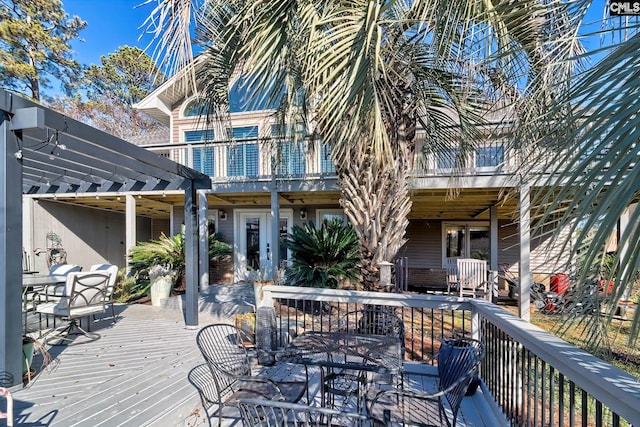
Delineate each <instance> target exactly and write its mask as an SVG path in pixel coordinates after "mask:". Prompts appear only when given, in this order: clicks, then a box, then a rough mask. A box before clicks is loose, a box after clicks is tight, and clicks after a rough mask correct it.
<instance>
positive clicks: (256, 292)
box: [253, 280, 273, 309]
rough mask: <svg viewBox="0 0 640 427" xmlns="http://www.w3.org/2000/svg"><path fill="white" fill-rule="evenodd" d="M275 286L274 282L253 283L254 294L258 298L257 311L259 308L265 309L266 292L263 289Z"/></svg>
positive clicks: (260, 281)
mask: <svg viewBox="0 0 640 427" xmlns="http://www.w3.org/2000/svg"><path fill="white" fill-rule="evenodd" d="M271 285H273V280H256V281H254V282H253V293H254V295H255V298H256V309H257V308H258V307H264V305H265V303H264V292H263V290H262V288H263V287H264V286H271Z"/></svg>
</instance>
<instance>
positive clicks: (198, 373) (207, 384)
mask: <svg viewBox="0 0 640 427" xmlns="http://www.w3.org/2000/svg"><path fill="white" fill-rule="evenodd" d="M187 378H188V379H189V382H190V383H191V385H193V386H194V387H195V389H196V390H197V391H198V395H199V396H200V403H202V408H203V409H204V414H205V416H206V417H207V421H208V422H209V426H211V417H212V416H213V414H212V413H210V412H209V411H210V410H211V408H213V406H214V405H216V404H217V403H218V400H217V398H216V396H217V394H216V389H215V385H214V380H213V374H212V373H211V369H209V365H207V364H206V363H202V364H200V365H198V366H196V367H195V368H193V369H191V371H189V374H188V376H187Z"/></svg>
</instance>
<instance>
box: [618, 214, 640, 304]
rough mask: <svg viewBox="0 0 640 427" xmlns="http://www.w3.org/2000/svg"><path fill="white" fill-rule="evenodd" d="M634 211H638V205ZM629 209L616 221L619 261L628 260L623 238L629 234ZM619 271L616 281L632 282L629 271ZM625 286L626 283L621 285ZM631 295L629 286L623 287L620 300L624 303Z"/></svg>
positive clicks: (625, 243) (627, 242)
mask: <svg viewBox="0 0 640 427" xmlns="http://www.w3.org/2000/svg"><path fill="white" fill-rule="evenodd" d="M634 209H638V205H636V207H635V208H634ZM629 231H630V230H629V207H627V208H626V209H625V210H624V212H623V213H622V215H620V219H618V255H619V257H620V259H629V239H628V238H627V237H626V236H625V234H626V233H629ZM629 264H630V263H628V262H627V265H626V268H627V270H628V269H629V267H630V265H629ZM627 270H625V271H620V272H619V274H618V279H620V278H621V277H622V278H626V280H628V281H632V280H633V275H631V274H630V272H629V271H627ZM623 285H626V283H623ZM630 293H631V286H625V290H624V293H623V294H622V297H621V298H620V299H621V300H622V301H626V300H628V299H629V294H630Z"/></svg>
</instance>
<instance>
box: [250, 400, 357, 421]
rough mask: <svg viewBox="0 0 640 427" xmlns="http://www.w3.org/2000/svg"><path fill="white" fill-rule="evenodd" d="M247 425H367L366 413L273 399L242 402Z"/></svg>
mask: <svg viewBox="0 0 640 427" xmlns="http://www.w3.org/2000/svg"><path fill="white" fill-rule="evenodd" d="M238 407H239V408H240V415H241V417H242V425H243V426H244V427H321V426H327V427H328V426H349V427H352V426H355V425H366V424H365V423H366V420H367V419H368V418H367V417H366V416H365V415H362V414H359V413H356V412H346V411H338V410H334V409H329V408H321V407H317V406H308V405H300V404H295V403H289V402H285V401H282V400H277V399H272V400H266V399H240V400H239V401H238Z"/></svg>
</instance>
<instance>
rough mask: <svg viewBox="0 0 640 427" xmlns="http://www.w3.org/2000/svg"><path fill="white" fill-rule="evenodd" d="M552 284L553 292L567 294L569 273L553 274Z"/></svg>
mask: <svg viewBox="0 0 640 427" xmlns="http://www.w3.org/2000/svg"><path fill="white" fill-rule="evenodd" d="M550 285H551V286H550V287H551V291H552V292H555V293H557V294H558V295H566V294H567V291H568V290H569V275H568V274H565V273H558V274H552V275H551V277H550Z"/></svg>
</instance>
